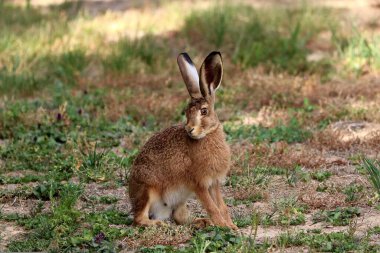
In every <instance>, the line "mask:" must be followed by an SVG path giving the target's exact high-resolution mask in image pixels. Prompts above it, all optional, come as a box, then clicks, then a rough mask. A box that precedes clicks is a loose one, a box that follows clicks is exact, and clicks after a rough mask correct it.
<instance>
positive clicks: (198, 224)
mask: <svg viewBox="0 0 380 253" xmlns="http://www.w3.org/2000/svg"><path fill="white" fill-rule="evenodd" d="M192 225H193V226H194V227H195V228H197V229H202V228H205V227H208V226H213V225H214V224H213V223H212V221H211V219H209V218H196V219H194V220H193V222H192Z"/></svg>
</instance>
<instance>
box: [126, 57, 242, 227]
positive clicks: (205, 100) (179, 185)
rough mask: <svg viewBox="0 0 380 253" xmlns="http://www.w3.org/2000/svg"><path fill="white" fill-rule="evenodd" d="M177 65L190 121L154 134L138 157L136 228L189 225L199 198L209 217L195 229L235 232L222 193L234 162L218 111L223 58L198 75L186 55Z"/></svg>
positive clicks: (133, 182) (134, 171) (133, 188)
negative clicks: (170, 222) (191, 204)
mask: <svg viewBox="0 0 380 253" xmlns="http://www.w3.org/2000/svg"><path fill="white" fill-rule="evenodd" d="M177 62H178V66H179V69H180V72H181V74H182V77H183V80H184V82H185V84H186V87H187V90H188V92H189V94H190V102H189V104H188V106H187V108H186V118H187V121H186V124H181V125H176V126H172V127H169V128H167V129H165V130H163V131H162V132H159V133H156V134H155V135H154V136H153V137H151V138H150V139H149V140H148V141H147V143H146V144H145V145H144V146H143V148H142V149H141V151H140V153H139V154H138V156H137V157H136V159H135V161H134V163H133V165H132V168H131V173H130V179H129V196H130V199H131V203H132V212H133V213H134V224H135V225H141V226H148V225H154V224H162V222H161V220H164V219H167V218H170V217H172V218H173V219H174V221H175V222H176V223H177V224H186V223H189V222H190V219H189V211H188V209H187V208H186V201H187V200H188V199H189V198H190V197H192V196H193V195H194V194H195V195H196V197H197V198H198V199H199V200H200V202H201V204H202V206H203V207H204V208H205V209H206V211H207V213H208V214H209V216H210V218H211V220H210V219H196V220H195V221H194V222H195V223H196V224H203V225H211V224H213V225H216V226H223V227H229V228H232V229H237V227H236V226H235V225H234V224H233V222H232V220H231V217H230V215H229V212H228V208H227V206H226V204H225V203H224V200H223V196H222V193H221V185H222V182H223V180H224V179H225V177H226V175H227V173H228V171H229V169H230V160H231V153H230V148H229V146H228V144H227V142H226V140H225V134H224V132H223V127H222V124H221V123H220V122H219V120H218V116H217V115H216V112H215V110H214V104H215V92H216V90H217V89H218V88H219V87H220V83H221V81H222V75H223V66H222V57H221V54H220V53H219V52H211V53H210V54H209V55H208V56H207V57H206V59H205V60H204V62H203V64H202V66H201V68H200V74H199V76H198V72H197V70H196V68H195V66H194V64H193V63H192V61H191V59H190V57H189V56H188V55H187V54H186V53H182V54H180V55H179V56H178V58H177Z"/></svg>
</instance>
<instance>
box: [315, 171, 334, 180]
mask: <svg viewBox="0 0 380 253" xmlns="http://www.w3.org/2000/svg"><path fill="white" fill-rule="evenodd" d="M331 175H332V174H331V172H330V171H316V172H313V173H311V178H312V179H314V180H317V181H318V182H323V181H326V180H327V179H329V178H330V177H331Z"/></svg>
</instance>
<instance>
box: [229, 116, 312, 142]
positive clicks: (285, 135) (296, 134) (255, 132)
mask: <svg viewBox="0 0 380 253" xmlns="http://www.w3.org/2000/svg"><path fill="white" fill-rule="evenodd" d="M224 130H225V131H226V133H227V136H228V139H229V140H231V141H233V140H241V139H251V141H252V142H253V143H260V142H265V141H267V142H279V141H285V142H287V143H294V142H302V141H305V140H306V139H307V138H309V137H310V132H309V131H308V130H304V129H302V128H301V126H300V123H299V122H298V120H297V119H296V118H293V119H292V120H291V121H290V122H289V124H287V125H284V124H282V123H279V124H278V125H277V126H275V127H273V128H265V127H262V126H254V125H253V126H244V125H243V126H241V125H238V126H236V125H225V127H224Z"/></svg>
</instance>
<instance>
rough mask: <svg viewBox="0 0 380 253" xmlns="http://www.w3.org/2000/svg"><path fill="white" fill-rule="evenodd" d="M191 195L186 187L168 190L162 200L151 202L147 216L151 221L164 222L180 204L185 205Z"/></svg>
mask: <svg viewBox="0 0 380 253" xmlns="http://www.w3.org/2000/svg"><path fill="white" fill-rule="evenodd" d="M192 195H193V193H192V192H191V191H189V190H188V189H187V188H186V187H180V188H177V189H175V190H169V191H167V192H165V193H164V194H163V195H162V198H161V199H159V200H157V201H155V202H153V203H152V205H151V207H150V210H149V216H151V217H152V219H157V220H165V219H168V218H170V216H171V215H172V212H173V210H174V209H175V208H176V207H177V206H179V205H180V204H182V203H185V202H186V201H187V200H188V199H189V198H190V197H191V196H192Z"/></svg>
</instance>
